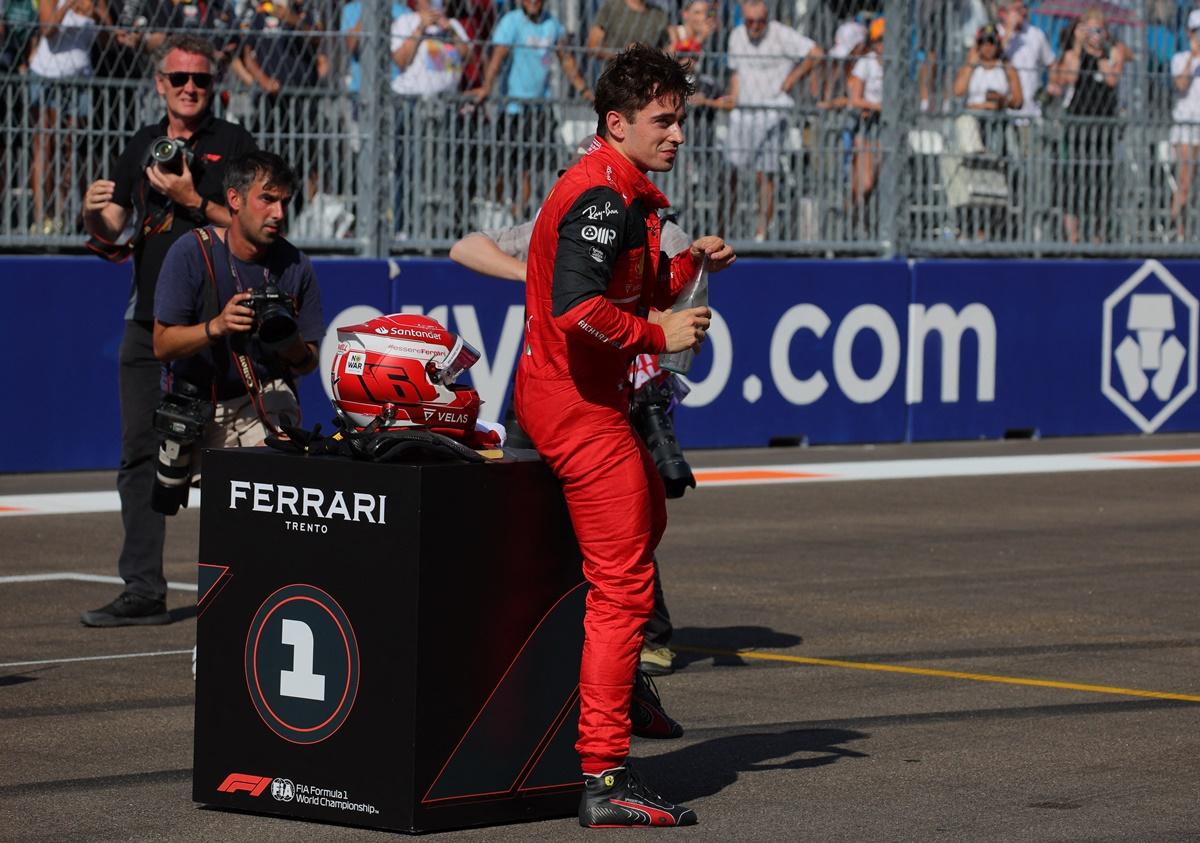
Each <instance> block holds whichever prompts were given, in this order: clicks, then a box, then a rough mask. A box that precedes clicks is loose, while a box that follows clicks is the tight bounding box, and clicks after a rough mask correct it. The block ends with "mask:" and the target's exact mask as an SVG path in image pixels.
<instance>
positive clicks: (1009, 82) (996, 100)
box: [954, 23, 1021, 240]
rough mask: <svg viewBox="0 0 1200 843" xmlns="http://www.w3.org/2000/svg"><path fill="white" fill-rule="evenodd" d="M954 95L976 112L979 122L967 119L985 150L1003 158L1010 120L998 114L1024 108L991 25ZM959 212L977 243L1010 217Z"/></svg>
mask: <svg viewBox="0 0 1200 843" xmlns="http://www.w3.org/2000/svg"><path fill="white" fill-rule="evenodd" d="M954 96H956V97H962V98H963V99H965V101H966V106H967V110H968V111H971V112H974V113H975V115H976V118H977V119H976V120H973V121H972V120H970V118H965V119H967V120H968V121H969V122H971V123H972V124H973V125H974V126H978V128H979V133H980V140H982V142H983V147H984V148H985V149H987V150H988V151H990V152H991V153H993V154H994V155H995V156H997V158H998V159H1004V158H1005V156H1006V153H1007V150H1006V144H1005V138H1006V129H1007V128H1008V121H1007V118H1004V119H997V116H996V115H997V113H998V112H1001V111H1003V110H1005V109H1009V110H1016V109H1019V108H1020V107H1021V83H1020V81H1019V80H1018V79H1017V72H1016V71H1015V70H1014V69H1013V68H1012V66H1011V65H1010V64H1009V63H1008V62H1006V61H1005V60H1004V59H1003V57H1002V56H1001V46H1000V33H999V32H997V31H996V27H994V26H992V25H991V24H990V23H989V24H985V25H984V26H982V27H980V28H979V32H978V33H976V35H975V46H974V47H972V48H971V51H970V52H969V53H968V54H967V60H966V62H965V63H964V64H963V65H962V67H960V68H959V69H958V73H957V74H956V75H955V77H954ZM959 119H960V120H962V119H964V118H959ZM959 210H960V212H961V214H962V216H963V217H964V220H963V225H962V228H963V230H964V231H974V233H975V238H976V239H977V240H982V239H984V237H985V236H987V232H988V230H989V229H991V230H1002V229H1003V226H1004V220H1005V217H1006V216H1007V209H1006V208H1004V207H996V206H989V207H986V208H977V207H971V206H967V207H964V208H960V209H959Z"/></svg>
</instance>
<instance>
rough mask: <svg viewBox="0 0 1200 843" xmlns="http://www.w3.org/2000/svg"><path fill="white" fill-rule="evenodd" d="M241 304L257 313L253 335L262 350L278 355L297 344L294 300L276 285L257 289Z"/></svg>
mask: <svg viewBox="0 0 1200 843" xmlns="http://www.w3.org/2000/svg"><path fill="white" fill-rule="evenodd" d="M242 304H244V305H245V306H246V307H248V308H250V309H251V310H253V311H254V328H253V329H252V333H253V334H254V336H256V337H258V342H259V345H260V346H262V349H263V351H266V352H268V353H269V354H276V355H277V354H279V353H280V352H281V351H284V350H286V349H287V348H288V346H290V345H291V344H292V343H293V342H295V341H296V334H297V333H298V332H299V328H298V327H297V325H296V316H295V313H294V312H293V311H292V298H291V296H289V295H287V294H286V293H284V292H283V291H281V290H280V289H279V288H278V287H277V286H275V285H274V284H267V285H266V286H265V287H255V288H254V289H252V290H250V298H248V299H246V300H245V301H244V302H242Z"/></svg>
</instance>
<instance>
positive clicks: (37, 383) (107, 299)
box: [0, 256, 130, 472]
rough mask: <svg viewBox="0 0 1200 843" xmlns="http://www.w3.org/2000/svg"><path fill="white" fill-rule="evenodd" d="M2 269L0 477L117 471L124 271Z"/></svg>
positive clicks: (74, 265) (40, 264) (2, 265)
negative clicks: (23, 473)
mask: <svg viewBox="0 0 1200 843" xmlns="http://www.w3.org/2000/svg"><path fill="white" fill-rule="evenodd" d="M0 261H2V262H0V278H2V279H3V290H4V307H3V308H0V332H2V334H0V335H2V336H3V337H4V347H5V351H6V354H5V356H6V357H7V360H6V364H5V365H4V366H3V367H2V370H0V395H3V396H4V402H3V403H4V410H3V412H2V413H0V471H4V472H16V471H66V470H77V469H98V468H113V467H115V466H116V465H117V463H118V462H119V461H120V457H121V422H120V415H119V411H118V408H117V354H118V352H119V350H120V347H121V334H122V332H123V330H124V327H125V323H124V316H125V303H126V302H127V301H128V299H129V279H130V274H129V267H128V266H116V265H114V264H110V263H105V262H103V261H101V260H99V259H97V258H82V257H80V258H49V257H23V256H21V257H17V256H14V257H4V258H2V259H0Z"/></svg>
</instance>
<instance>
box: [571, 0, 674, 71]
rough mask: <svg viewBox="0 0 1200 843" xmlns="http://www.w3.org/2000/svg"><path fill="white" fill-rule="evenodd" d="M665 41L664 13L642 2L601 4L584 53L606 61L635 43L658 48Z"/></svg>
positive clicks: (615, 0)
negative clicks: (586, 50) (586, 52)
mask: <svg viewBox="0 0 1200 843" xmlns="http://www.w3.org/2000/svg"><path fill="white" fill-rule="evenodd" d="M666 37H667V13H666V12H664V11H663V10H662V9H660V8H658V7H657V6H650V5H647V3H646V0H604V5H603V6H601V7H600V11H598V12H596V20H595V21H593V22H592V27H591V29H589V30H588V35H587V49H588V53H590V54H591V55H592V57H593V58H596V59H599V60H600V61H607V60H608V59H610V58H612V57H613V56H615V55H616V54H617V53H619V52H620V51H621V50H623V49H625V48H626V47H628V46H629V45H630V44H633V43H635V42H637V43H641V44H648V45H650V46H651V47H658V46H660V45H661V44H663V42H664V41H665V40H666Z"/></svg>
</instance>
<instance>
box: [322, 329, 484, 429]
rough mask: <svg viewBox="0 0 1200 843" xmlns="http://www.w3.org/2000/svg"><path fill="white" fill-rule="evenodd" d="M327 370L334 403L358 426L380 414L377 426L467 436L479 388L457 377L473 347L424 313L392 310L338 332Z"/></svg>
mask: <svg viewBox="0 0 1200 843" xmlns="http://www.w3.org/2000/svg"><path fill="white" fill-rule="evenodd" d="M337 334H338V346H337V354H336V355H335V356H334V358H333V367H332V369H331V370H330V372H329V378H330V383H331V386H332V392H333V406H334V407H336V408H337V409H338V411H339V412H340V413H341V414H342V415H343V416H344V417H345V418H346V420H347V421H348V422H350V424H351V425H352V426H353V427H354V428H355V429H357V430H362V429H363V428H364V427H366V426H367V425H368V424H370V423H371V422H372V420H374V419H375V418H377V417H379V416H381V415H382V416H384V417H385V419H386V421H385V423H384V424H383V426H382V428H381V429H383V430H389V429H390V430H395V429H402V428H410V427H414V428H424V429H426V430H432V431H433V432H435V433H441V434H444V435H446V436H453V437H455V438H457V439H464V438H469V437H470V436H471V435H472V434H474V432H475V420H476V419H477V418H478V417H479V406H480V403H481V401H480V399H479V393H478V392H476V391H475V390H474V389H472V388H470V387H466V386H457V385H455V383H454V380H455V378H457V377H458V376H459V375H460V374H462V373H463V372H465V371H466V370H467V369H469V368H470V367H471V366H472V365H473V364H474V363H475V361H476V360H478V359H479V352H478V351H476V350H475V349H474V348H472V347H471V345H470V343H468V342H466V341H465V340H463V338H462V337H459V336H457V335H455V334H452V333H451V332H450V331H447V330H446V329H445V328H443V327H442V326H441V325H439V324H438V323H437V322H435V321H434V320H432V319H430V318H429V317H428V316H417V315H414V314H407V313H394V314H392V315H391V316H377V317H375V318H374V319H371V320H370V321H368V322H363V323H361V324H359V325H347V326H344V327H339V328H338V329H337Z"/></svg>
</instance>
